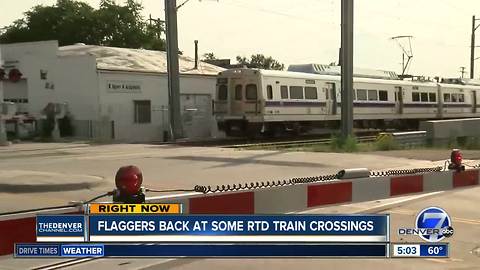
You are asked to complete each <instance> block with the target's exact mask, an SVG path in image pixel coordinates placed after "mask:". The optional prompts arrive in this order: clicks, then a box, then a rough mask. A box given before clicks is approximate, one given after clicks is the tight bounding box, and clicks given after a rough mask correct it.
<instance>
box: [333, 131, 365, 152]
mask: <svg viewBox="0 0 480 270" xmlns="http://www.w3.org/2000/svg"><path fill="white" fill-rule="evenodd" d="M331 139H332V140H331V142H330V148H331V149H332V150H334V151H342V152H355V151H357V150H358V144H357V139H356V138H355V137H354V136H348V137H347V138H343V137H341V136H339V135H333V136H332V138H331Z"/></svg>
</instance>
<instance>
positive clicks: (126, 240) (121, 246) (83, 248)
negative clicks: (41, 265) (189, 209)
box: [15, 204, 390, 257]
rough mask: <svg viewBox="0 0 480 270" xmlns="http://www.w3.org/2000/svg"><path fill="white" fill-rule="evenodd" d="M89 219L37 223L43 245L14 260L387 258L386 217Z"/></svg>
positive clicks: (133, 209) (174, 214)
mask: <svg viewBox="0 0 480 270" xmlns="http://www.w3.org/2000/svg"><path fill="white" fill-rule="evenodd" d="M85 213H86V214H85V215H48V216H47V215H40V216H37V242H39V243H33V244H17V245H16V247H15V256H16V257H101V256H109V257H129V256H134V257H284V256H289V257H292V256H294V257H295V256H308V257H311V256H314V257H338V256H341V257H388V256H389V244H390V235H389V232H390V229H389V224H390V221H389V216H388V215H185V214H182V205H181V204H91V205H89V206H88V208H87V209H86V211H85ZM146 243H148V244H146ZM139 244H140V245H139Z"/></svg>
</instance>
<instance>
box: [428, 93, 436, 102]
mask: <svg viewBox="0 0 480 270" xmlns="http://www.w3.org/2000/svg"><path fill="white" fill-rule="evenodd" d="M428 98H429V100H430V102H437V94H435V93H428Z"/></svg>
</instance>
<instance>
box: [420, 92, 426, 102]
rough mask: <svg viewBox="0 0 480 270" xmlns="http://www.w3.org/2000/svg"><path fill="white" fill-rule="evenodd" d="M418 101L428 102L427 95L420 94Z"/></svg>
mask: <svg viewBox="0 0 480 270" xmlns="http://www.w3.org/2000/svg"><path fill="white" fill-rule="evenodd" d="M420 101H422V102H428V93H420Z"/></svg>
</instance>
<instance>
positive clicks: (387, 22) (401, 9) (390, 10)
mask: <svg viewBox="0 0 480 270" xmlns="http://www.w3.org/2000/svg"><path fill="white" fill-rule="evenodd" d="M183 1H184V0H177V4H181V3H182V2H183ZM354 1H355V11H354V24H355V26H354V65H355V66H356V67H361V68H371V69H384V70H392V71H395V72H397V73H401V66H402V65H401V62H402V49H401V48H400V46H399V45H398V43H397V42H396V41H394V40H392V39H391V37H394V36H400V35H410V36H413V38H412V41H411V42H412V49H413V59H412V63H411V66H410V69H409V73H411V74H415V75H425V76H443V77H458V76H460V67H462V66H464V67H466V70H467V71H469V59H470V39H471V36H470V35H471V26H472V15H475V13H476V14H477V15H478V16H479V18H480V1H479V0H354ZM2 2H5V3H3V5H2V7H1V9H0V27H3V26H7V25H9V24H10V23H11V22H13V21H14V20H16V19H19V18H21V17H22V14H23V12H25V11H27V10H28V9H30V8H31V7H32V6H34V5H36V4H45V5H51V4H54V3H55V2H56V0H21V1H6V0H3V1H2ZM84 2H88V3H89V4H90V5H91V6H93V7H98V3H99V0H84ZM122 2H123V0H117V3H122ZM139 2H141V3H142V4H143V6H144V11H143V13H144V15H145V17H146V18H147V17H148V16H149V15H150V14H151V15H152V16H153V17H155V18H161V19H163V18H164V3H163V0H139ZM340 3H341V1H340V0H190V1H189V2H188V3H186V4H185V5H184V6H182V7H181V8H180V9H179V10H178V35H179V48H180V50H182V51H183V52H184V54H185V55H187V56H193V55H194V40H198V41H199V53H200V54H204V53H208V52H213V53H214V54H215V55H216V56H217V57H218V58H231V59H235V57H236V56H237V55H241V56H247V57H248V56H250V55H251V54H256V53H262V54H265V55H269V56H272V57H273V58H275V59H277V60H279V61H280V62H281V63H284V64H285V65H286V66H288V65H289V64H306V63H318V64H328V63H331V62H336V61H338V48H339V46H340ZM478 23H479V24H480V21H479V22H478ZM478 36H480V29H479V30H478ZM400 42H401V43H402V44H403V45H408V43H407V40H406V39H405V40H402V41H400ZM477 44H479V45H480V39H478V40H477ZM476 54H477V55H478V56H480V48H478V49H477V50H476ZM476 65H477V66H478V68H477V69H476V70H477V71H476V74H475V77H479V75H480V59H479V60H478V61H476ZM467 76H468V75H467Z"/></svg>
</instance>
